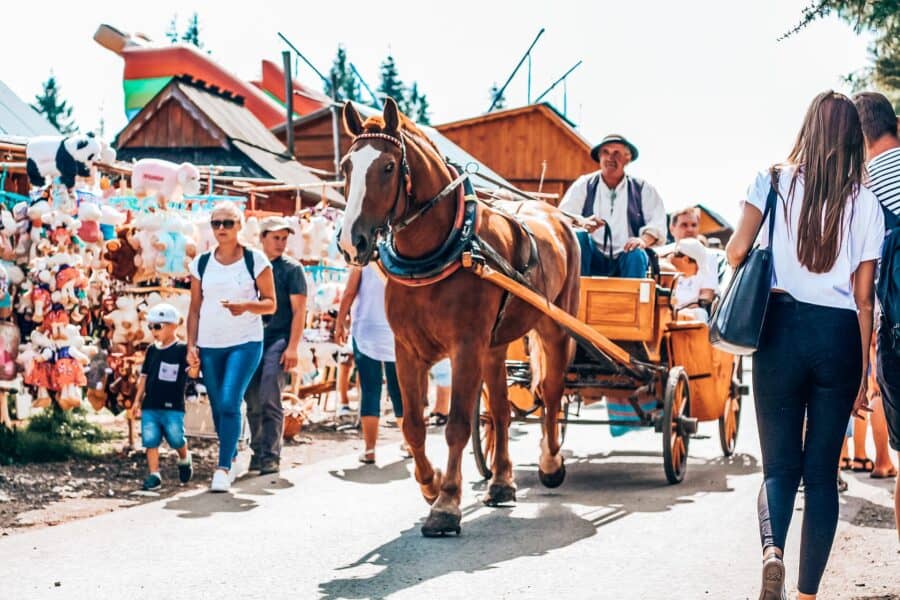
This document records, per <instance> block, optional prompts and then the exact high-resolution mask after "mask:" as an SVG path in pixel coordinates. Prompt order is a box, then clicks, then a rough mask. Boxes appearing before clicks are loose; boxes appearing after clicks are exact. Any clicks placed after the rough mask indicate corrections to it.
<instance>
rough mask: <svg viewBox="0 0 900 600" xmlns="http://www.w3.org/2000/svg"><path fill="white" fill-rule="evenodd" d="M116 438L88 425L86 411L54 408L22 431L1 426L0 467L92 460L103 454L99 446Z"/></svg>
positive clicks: (39, 416) (109, 433)
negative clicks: (76, 459) (18, 464)
mask: <svg viewBox="0 0 900 600" xmlns="http://www.w3.org/2000/svg"><path fill="white" fill-rule="evenodd" d="M116 437H117V436H116V434H114V433H111V432H108V431H105V430H104V429H102V428H101V427H99V426H98V425H96V424H94V423H91V422H90V421H88V420H87V418H86V417H85V411H84V409H75V410H71V411H61V410H59V409H58V408H56V406H54V407H53V408H52V409H50V410H47V411H44V412H42V413H41V414H39V415H36V416H35V417H33V418H32V419H31V420H30V421H29V422H28V425H26V426H25V427H24V428H22V429H19V428H13V429H8V428H6V427H2V426H0V464H12V463H14V462H18V463H40V462H56V461H64V460H68V459H70V458H92V457H96V456H99V455H101V454H103V453H104V452H103V450H102V448H101V447H100V444H102V443H103V442H108V441H110V440H113V439H115V438H116Z"/></svg>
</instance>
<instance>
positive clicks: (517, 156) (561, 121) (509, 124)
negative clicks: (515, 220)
mask: <svg viewBox="0 0 900 600" xmlns="http://www.w3.org/2000/svg"><path fill="white" fill-rule="evenodd" d="M437 130H438V131H440V132H441V133H442V134H443V135H444V136H446V137H447V138H449V139H450V140H451V141H453V142H454V143H456V144H457V145H459V146H461V147H462V148H464V149H465V150H466V151H468V152H469V153H470V154H472V155H473V156H475V157H476V158H478V159H479V160H481V161H483V162H485V163H487V164H489V165H491V166H492V167H493V168H494V170H496V171H497V172H498V173H500V174H501V175H503V177H505V178H506V179H507V180H508V181H509V182H511V183H512V184H513V185H515V186H516V187H518V188H520V189H522V190H525V191H530V192H537V191H541V192H546V193H552V194H559V196H560V197H562V194H563V193H565V191H566V190H567V189H568V188H569V186H570V185H572V182H573V181H575V179H577V178H578V177H579V176H581V175H583V174H585V173H589V172H591V171H596V170H597V169H598V168H599V167H598V165H597V163H596V162H594V160H593V159H591V155H590V151H591V145H590V143H588V141H587V140H585V139H584V138H583V137H581V135H580V134H579V133H578V132H577V131H575V126H574V124H573V123H572V122H571V121H569V120H568V119H566V118H565V117H564V116H563V115H561V114H560V113H559V112H558V111H557V110H556V109H555V108H553V107H552V106H551V105H550V104H532V105H529V106H523V107H520V108H512V109H509V110H498V111H495V112H492V113H488V114H486V115H481V116H479V117H473V118H470V119H463V120H461V121H454V122H452V123H445V124H443V125H438V126H437ZM542 179H543V185H542V184H541V180H542Z"/></svg>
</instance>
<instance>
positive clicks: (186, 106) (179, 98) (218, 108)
mask: <svg viewBox="0 0 900 600" xmlns="http://www.w3.org/2000/svg"><path fill="white" fill-rule="evenodd" d="M114 146H115V147H116V150H117V153H118V158H119V159H120V160H137V159H141V158H161V159H164V160H170V161H173V162H191V163H193V164H195V165H198V166H204V165H218V166H231V167H239V168H240V172H239V173H237V175H238V176H240V177H244V178H252V179H254V180H255V181H254V183H256V184H257V185H259V184H260V183H267V184H268V183H270V184H272V185H276V184H285V185H286V186H290V185H313V186H314V185H315V184H317V183H322V181H323V180H322V179H320V178H319V177H318V176H317V175H315V174H314V173H313V172H312V171H311V170H310V169H309V168H308V167H307V166H305V165H303V164H301V163H299V162H298V161H296V160H294V159H293V158H291V157H290V156H289V155H288V153H287V148H285V146H284V144H283V143H282V142H280V141H278V138H276V137H275V136H274V135H273V134H272V132H270V131H269V130H268V129H266V127H265V126H264V125H263V124H262V123H261V122H260V121H259V119H257V118H256V117H255V116H254V115H253V113H251V112H250V111H249V110H247V108H246V107H245V106H244V103H243V99H242V98H241V97H240V96H234V95H232V94H230V93H228V92H222V91H221V90H219V89H218V88H215V87H210V86H206V85H205V84H203V82H198V81H193V80H190V79H187V78H177V79H173V80H172V81H171V82H169V84H168V85H166V87H164V88H163V89H162V90H160V91H159V93H157V94H156V96H154V97H153V99H152V100H150V101H149V102H148V103H147V104H146V105H145V106H144V107H143V108H142V109H141V111H140V112H139V113H138V114H137V115H135V116H134V118H133V119H132V120H131V121H130V122H129V123H128V125H126V126H125V128H124V129H122V131H120V132H119V135H118V136H116V139H115V141H114ZM261 180H262V181H261ZM299 196H300V199H301V200H302V203H303V204H306V205H310V204H315V203H316V202H318V201H320V200H321V199H322V198H323V197H325V198H326V199H328V200H330V201H335V202H339V203H341V204H342V203H343V196H342V195H341V194H340V193H339V192H338V191H336V190H335V189H333V188H325V187H318V188H317V187H313V188H310V189H304V190H302V191H300V192H299ZM297 200H298V192H297V191H294V190H281V191H270V192H266V194H265V197H263V196H262V195H260V196H259V197H258V198H256V207H257V208H258V209H260V210H266V211H272V212H281V213H284V214H292V213H293V212H295V210H296V208H297V204H298V202H297Z"/></svg>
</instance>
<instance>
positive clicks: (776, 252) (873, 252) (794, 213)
mask: <svg viewBox="0 0 900 600" xmlns="http://www.w3.org/2000/svg"><path fill="white" fill-rule="evenodd" d="M793 174H794V170H793V168H791V167H785V168H782V170H781V173H780V175H779V177H778V187H779V194H780V198H779V199H778V201H777V204H776V205H775V233H774V237H773V240H772V256H773V257H774V266H775V269H774V274H773V278H772V279H773V281H772V286H773V287H774V288H777V289H780V290H783V291H785V292H787V293H788V294H790V295H791V296H793V297H794V298H796V299H797V300H799V301H800V302H806V303H809V304H817V305H820V306H830V307H833V308H846V309H850V310H854V311H855V310H856V301H855V299H854V298H853V289H852V287H851V284H850V277H851V276H852V275H853V273H854V272H855V271H856V268H857V267H858V266H859V264H860V263H861V262H864V261H867V260H876V259H878V258H879V256H880V251H881V242H882V240H883V239H884V215H883V214H882V212H881V206H880V205H879V204H878V200H877V199H876V198H875V194H873V193H872V192H871V191H869V190H868V189H867V188H866V187H861V188H860V190H859V193H858V194H857V197H856V199H855V200H854V199H852V198H848V199H847V203H848V207H847V208H848V210H845V211H844V223H843V234H842V236H841V245H840V248H839V250H838V256H837V260H836V261H835V263H834V265H833V266H832V267H831V270H830V271H828V272H827V273H812V272H810V271H809V270H807V269H806V267H804V266H802V265H801V264H800V260H799V259H798V258H797V236H796V232H797V229H798V225H799V221H800V211H801V210H802V208H803V177H802V176H801V177H800V178H798V180H797V184H796V186H795V187H794V197H793V199H791V198H790V197H788V191H789V190H790V186H791V178H792V177H793ZM770 186H771V178H770V176H769V172H768V170H766V171H762V172H760V173H759V174H758V175H757V176H756V180H755V181H754V182H753V183H752V184H751V185H750V188H749V189H748V190H747V202H749V203H750V204H752V205H753V206H755V207H756V208H758V209H759V210H760V212H763V213H765V211H766V197H767V196H768V194H769V188H770ZM781 198H784V199H785V200H786V201H787V204H788V207H789V218H790V223H791V225H790V228H788V226H787V223H786V222H785V216H784V201H782V200H781ZM851 207H852V208H851ZM768 236H769V223H768V221H766V222H764V223H763V226H762V228H761V229H760V232H759V236H758V238H757V241H758V242H759V244H760V246H761V247H765V246H766V245H767V244H768V240H769V237H768Z"/></svg>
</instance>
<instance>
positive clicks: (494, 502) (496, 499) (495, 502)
mask: <svg viewBox="0 0 900 600" xmlns="http://www.w3.org/2000/svg"><path fill="white" fill-rule="evenodd" d="M515 501H516V486H514V485H512V484H509V483H507V484H500V483H492V484H491V487H489V488H488V493H487V496H485V497H484V499H483V500H482V502H484V503H485V505H487V506H501V505H503V504H509V503H511V502H515Z"/></svg>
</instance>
